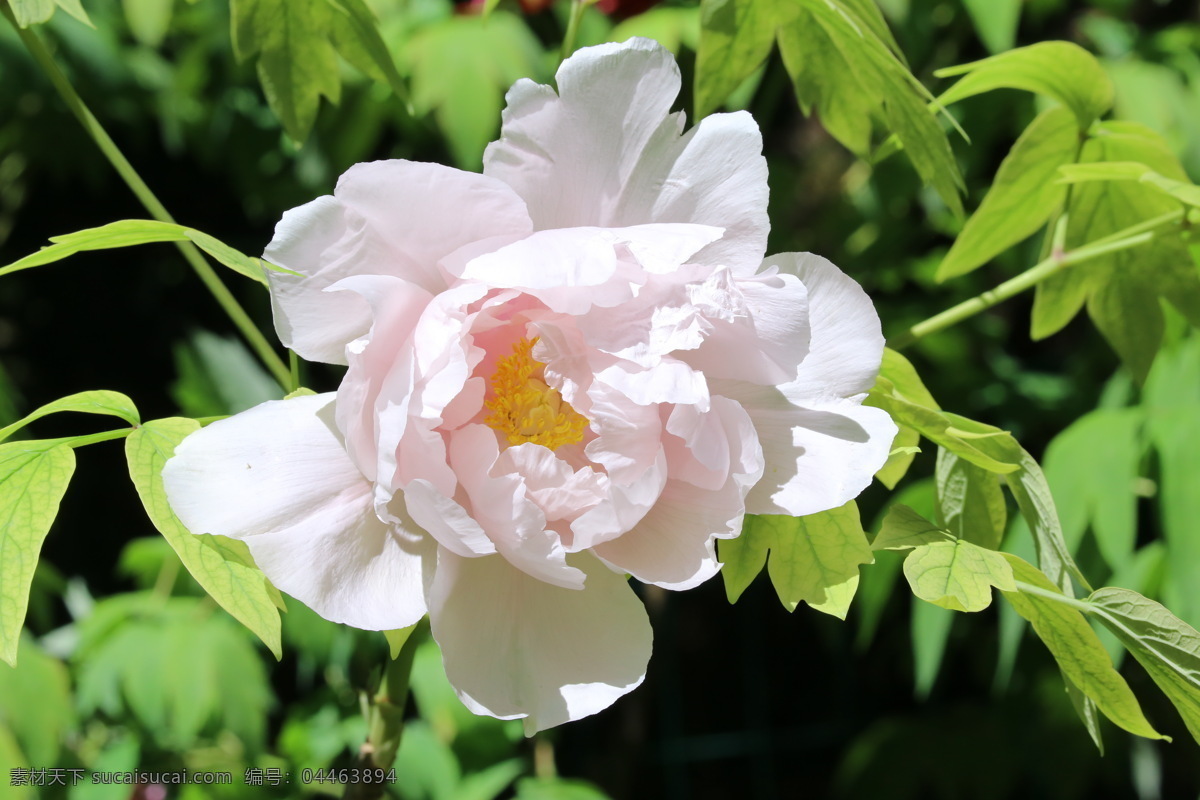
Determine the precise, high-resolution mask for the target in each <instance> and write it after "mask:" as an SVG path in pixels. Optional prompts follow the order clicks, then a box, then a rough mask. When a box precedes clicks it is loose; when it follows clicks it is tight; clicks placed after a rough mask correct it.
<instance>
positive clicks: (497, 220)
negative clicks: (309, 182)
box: [334, 160, 532, 293]
mask: <svg viewBox="0 0 1200 800" xmlns="http://www.w3.org/2000/svg"><path fill="white" fill-rule="evenodd" d="M334 196H335V197H337V198H338V200H340V201H341V202H342V203H343V204H344V205H345V206H346V208H347V209H349V210H350V211H352V212H354V213H355V214H357V215H358V216H359V217H361V218H362V219H363V220H365V221H366V223H367V225H369V226H370V228H371V230H372V232H373V234H374V235H375V236H376V237H378V238H379V240H380V241H381V242H383V243H384V244H385V245H386V246H387V247H388V248H390V250H391V252H392V255H393V257H394V259H395V263H394V264H393V265H392V268H391V269H390V270H388V272H389V274H393V275H398V276H400V277H402V278H405V279H406V280H409V281H411V282H413V283H415V284H417V285H419V286H423V287H424V288H426V289H428V290H429V291H431V292H434V293H436V292H438V291H440V290H442V289H444V288H446V284H445V279H444V278H443V277H442V275H441V273H440V272H439V271H438V269H437V263H438V261H439V260H440V259H441V258H442V257H443V256H447V255H449V254H450V253H453V252H454V251H455V250H458V249H459V248H460V247H464V246H466V245H468V244H470V243H472V242H477V241H479V240H481V239H490V238H492V237H497V236H501V237H503V236H523V235H527V234H528V233H530V232H531V231H532V226H531V223H530V220H529V216H528V212H527V211H526V210H525V204H524V202H523V201H522V200H521V198H520V197H518V196H517V195H516V193H515V192H513V190H512V189H510V188H509V187H508V186H506V185H505V184H504V183H502V182H500V181H498V180H495V179H493V178H488V177H486V176H484V175H477V174H475V173H471V172H463V171H461V170H457V169H451V168H450V167H444V166H442V165H440V164H426V163H418V162H414V161H402V160H396V161H374V162H371V163H367V164H355V165H354V166H352V167H351V168H350V169H348V170H346V172H345V173H344V174H343V175H342V176H341V178H339V179H338V183H337V189H335V190H334Z"/></svg>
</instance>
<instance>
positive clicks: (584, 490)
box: [491, 442, 608, 522]
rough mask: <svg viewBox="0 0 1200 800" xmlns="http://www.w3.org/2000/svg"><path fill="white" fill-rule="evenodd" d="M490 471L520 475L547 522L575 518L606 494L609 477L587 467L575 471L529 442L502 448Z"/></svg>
mask: <svg viewBox="0 0 1200 800" xmlns="http://www.w3.org/2000/svg"><path fill="white" fill-rule="evenodd" d="M491 472H492V474H493V475H502V474H509V473H511V474H513V475H519V476H521V478H523V479H524V481H525V492H526V495H527V496H528V497H529V499H530V500H532V501H533V502H534V503H535V504H536V505H537V507H538V508H540V509H541V510H542V513H543V514H545V515H546V520H547V521H549V522H554V521H558V520H567V521H570V520H573V519H575V518H576V517H578V516H579V515H580V514H582V513H584V512H585V511H587V510H588V509H590V508H593V507H594V506H595V505H596V504H598V503H599V502H600V501H602V500H603V499H604V498H605V497H606V496H607V492H608V476H607V475H605V474H604V473H603V472H596V471H595V470H593V469H592V468H591V467H587V466H585V467H582V468H580V469H578V470H577V469H575V468H574V467H573V466H571V465H570V464H569V463H568V462H567V461H565V460H563V459H561V458H559V457H558V456H556V455H555V454H554V452H553V451H552V450H550V449H549V448H547V447H542V446H541V445H539V444H533V443H532V442H526V443H525V444H520V445H517V446H515V447H507V448H505V449H504V450H503V451H502V452H501V453H500V456H499V458H497V459H496V464H495V466H493V467H492V470H491Z"/></svg>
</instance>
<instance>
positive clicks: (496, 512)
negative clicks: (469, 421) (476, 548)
mask: <svg viewBox="0 0 1200 800" xmlns="http://www.w3.org/2000/svg"><path fill="white" fill-rule="evenodd" d="M499 455H500V449H499V444H498V443H497V441H496V432H495V431H493V430H492V429H491V428H489V427H487V426H486V425H466V426H464V427H462V428H459V429H458V430H456V431H454V432H453V433H452V434H451V435H450V466H451V467H453V468H454V472H455V475H457V476H458V480H459V483H460V484H461V485H462V488H463V490H464V492H465V493H466V496H467V497H468V498H469V500H470V504H471V516H473V517H474V518H475V520H476V521H477V522H478V524H479V526H480V527H481V528H482V529H483V531H484V532H485V533H486V534H487V536H488V538H490V539H491V540H492V541H493V542H495V544H496V550H497V551H499V553H500V554H501V555H503V556H504V558H505V559H507V560H508V561H509V562H510V563H512V564H513V565H514V566H515V567H516V568H517V569H520V570H524V571H525V572H527V573H528V574H530V575H532V576H533V577H535V578H538V579H539V580H543V581H547V582H549V583H553V584H555V585H556V586H561V587H564V588H568V589H578V588H580V587H582V586H583V573H582V572H580V571H579V570H578V569H576V568H575V567H572V566H570V565H569V564H567V561H566V554H567V551H566V549H565V548H564V547H563V544H562V542H561V541H560V539H559V537H558V534H556V533H555V532H554V531H553V530H548V529H547V527H546V515H545V514H544V513H542V510H541V509H540V508H538V506H537V504H536V503H534V502H533V501H532V500H531V499H529V497H528V495H527V493H526V489H525V481H524V480H523V479H522V478H521V476H520V475H516V474H500V475H493V474H492V471H493V470H492V468H493V466H494V465H495V464H496V461H497V459H498V458H499Z"/></svg>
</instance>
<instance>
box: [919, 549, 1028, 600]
mask: <svg viewBox="0 0 1200 800" xmlns="http://www.w3.org/2000/svg"><path fill="white" fill-rule="evenodd" d="M904 577H905V578H907V579H908V585H909V586H910V587H911V588H912V591H913V594H914V595H916V596H917V597H919V598H921V599H922V600H924V601H926V602H928V603H933V604H934V605H935V606H941V607H942V608H947V609H950V610H951V611H982V610H983V609H985V608H987V607H988V606H989V605H991V603H992V587H993V586H995V587H996V588H997V589H999V590H1000V591H1002V592H1011V591H1014V590H1015V589H1016V584H1014V583H1013V573H1012V568H1011V567H1010V566H1009V565H1008V562H1007V561H1005V559H1004V555H1003V554H1001V553H997V552H996V551H995V550H985V549H984V548H982V547H979V546H978V545H974V544H971V543H970V542H968V541H965V540H963V539H956V540H953V541H944V542H932V543H930V544H923V545H920V546H918V547H916V548H915V549H913V551H912V552H911V553H909V554H908V558H906V559H904Z"/></svg>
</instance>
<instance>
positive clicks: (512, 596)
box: [429, 550, 652, 735]
mask: <svg viewBox="0 0 1200 800" xmlns="http://www.w3.org/2000/svg"><path fill="white" fill-rule="evenodd" d="M572 561H573V563H575V564H577V565H578V566H579V568H580V569H582V570H583V571H584V572H586V574H587V581H586V584H585V586H584V588H583V589H582V590H578V591H572V590H570V589H562V588H559V587H556V586H551V585H550V584H547V583H544V582H542V581H539V580H537V579H535V578H532V577H530V576H529V575H526V574H525V573H523V572H521V571H520V570H517V569H516V568H514V567H513V566H512V565H511V564H509V563H508V562H507V561H505V560H504V559H503V558H500V557H498V556H485V557H483V558H460V557H458V556H455V555H454V554H452V553H449V552H447V551H445V550H443V551H442V552H441V553H440V554H439V558H438V568H437V575H436V577H435V578H434V581H433V586H432V589H431V592H430V600H429V609H430V615H429V616H430V623H431V626H432V630H433V636H434V638H435V639H436V640H437V642H438V645H439V646H440V647H441V649H442V656H443V658H444V660H445V665H446V676H447V677H448V678H449V679H450V682H451V683H452V684H453V685H454V687H455V688H456V689H457V691H458V695H459V697H460V698H462V700H463V702H464V703H465V704H466V705H467V707H468V708H470V709H471V710H472V711H474V712H475V713H477V714H489V715H491V716H493V717H499V718H500V719H519V718H523V719H524V721H525V732H526V734H527V735H532V734H533V733H535V732H537V731H539V730H544V729H546V728H551V727H554V726H555V725H561V724H562V723H564V722H569V721H571V720H576V719H580V718H581V717H586V716H588V715H590V714H595V713H596V712H598V711H601V710H603V709H605V708H607V707H608V706H610V705H612V704H613V702H614V701H616V699H617V698H618V697H621V696H622V695H624V694H626V693H628V692H630V691H632V690H633V689H635V688H637V686H638V685H639V684H641V682H642V680H643V679H644V677H645V674H646V664H647V662H648V661H649V658H650V649H651V636H652V635H651V631H650V623H649V620H648V619H647V617H646V611H645V609H644V608H643V607H642V604H641V602H640V601H639V600H638V599H637V596H636V595H634V593H633V590H632V589H631V588H630V587H629V585H628V583H627V582H626V580H625V579H624V578H623V577H622V576H620V575H617V574H615V573H613V572H612V571H610V570H609V569H607V568H606V567H604V566H603V565H602V564H600V563H599V562H598V561H596V560H595V559H594V558H592V557H590V556H587V555H585V554H580V555H578V556H573V557H572Z"/></svg>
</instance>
